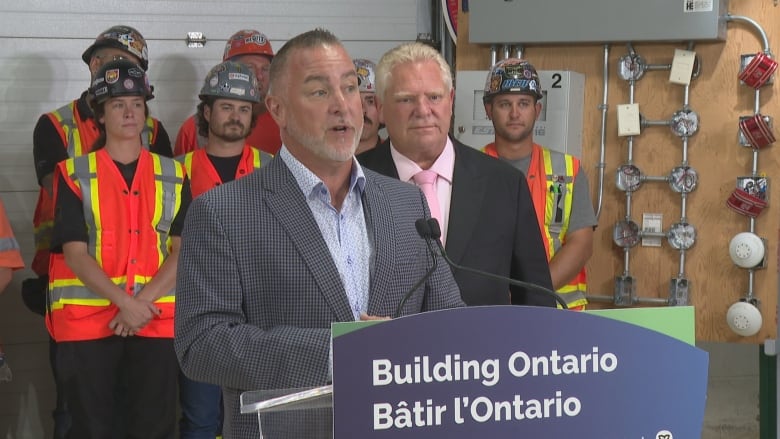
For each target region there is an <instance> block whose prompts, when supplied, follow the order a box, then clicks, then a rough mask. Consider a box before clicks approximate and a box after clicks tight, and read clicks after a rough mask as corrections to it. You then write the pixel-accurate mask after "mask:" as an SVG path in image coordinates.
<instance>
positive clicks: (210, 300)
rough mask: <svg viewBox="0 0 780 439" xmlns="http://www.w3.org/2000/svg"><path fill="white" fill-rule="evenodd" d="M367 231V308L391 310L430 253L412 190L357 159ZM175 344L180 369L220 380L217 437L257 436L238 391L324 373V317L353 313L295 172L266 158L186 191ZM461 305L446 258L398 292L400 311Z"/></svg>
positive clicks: (297, 383)
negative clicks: (190, 195)
mask: <svg viewBox="0 0 780 439" xmlns="http://www.w3.org/2000/svg"><path fill="white" fill-rule="evenodd" d="M365 175H366V187H365V193H364V196H363V208H364V212H365V215H366V224H367V227H368V235H369V239H370V240H371V247H372V257H371V261H370V276H371V287H370V291H369V302H368V314H370V315H379V316H392V315H393V314H394V313H395V310H396V307H397V306H398V304H399V302H400V301H401V299H402V297H403V295H404V294H405V293H406V291H408V290H409V289H410V288H411V286H412V285H413V284H414V283H415V282H417V281H418V280H419V279H420V278H422V277H423V276H424V274H425V272H426V271H427V270H428V268H429V267H430V266H431V264H432V259H431V256H430V254H429V250H428V247H427V246H426V244H425V241H424V240H423V239H421V238H420V237H419V236H418V234H417V232H416V229H415V224H414V223H415V220H417V219H418V218H422V217H427V216H429V214H428V207H427V205H426V204H425V201H424V197H423V195H422V193H421V192H420V190H419V189H418V188H416V187H415V186H413V185H410V184H406V183H402V182H399V181H398V180H394V179H391V178H387V177H384V176H381V175H379V174H376V173H374V172H372V171H369V170H365ZM176 292H177V293H176V318H175V328H176V337H175V348H176V354H177V356H178V358H179V362H180V364H181V366H182V369H183V371H184V373H185V374H186V375H187V376H189V377H190V378H192V379H195V380H198V381H205V382H210V383H214V384H218V385H220V386H222V389H223V397H224V399H225V409H226V411H225V427H224V433H225V437H226V438H228V437H235V438H249V437H257V436H258V430H257V418H256V417H255V416H253V415H241V414H240V413H239V411H240V404H239V395H240V394H241V393H242V392H243V391H246V390H259V389H292V388H301V387H309V386H319V385H324V384H326V381H327V371H328V354H329V345H330V324H331V322H334V321H350V320H352V319H353V317H352V312H351V310H350V306H349V302H348V299H347V295H346V292H345V290H344V287H343V285H342V282H341V278H340V277H339V274H338V271H337V269H336V266H335V264H334V263H333V260H332V258H331V255H330V252H329V251H328V248H327V245H326V244H325V241H324V240H323V239H322V236H321V235H320V231H319V228H318V226H317V223H316V221H315V220H314V217H313V216H312V214H311V211H310V209H309V207H308V205H307V204H306V200H305V199H304V195H303V193H302V192H301V190H300V188H299V186H298V184H297V182H296V180H295V178H294V177H293V175H292V173H291V172H290V171H289V169H288V168H287V166H286V165H285V164H284V161H283V160H282V159H281V158H279V157H277V158H275V159H273V160H272V161H271V162H270V163H269V164H268V165H267V166H265V167H264V168H262V169H260V170H258V171H256V172H254V173H252V174H251V175H249V176H247V177H245V178H242V179H239V180H236V181H234V182H231V183H228V184H225V185H223V186H221V187H218V188H215V189H213V190H211V191H209V192H207V193H205V194H203V195H202V196H200V197H198V198H197V199H196V200H194V201H193V203H192V205H191V206H190V209H189V211H188V213H187V220H186V223H185V227H184V231H183V233H182V250H181V254H180V258H179V265H178V271H177V282H176ZM458 306H463V302H462V301H461V299H460V292H459V290H458V287H457V285H456V284H455V281H454V279H453V277H452V273H451V272H450V270H449V268H448V266H447V264H445V263H439V264H438V268H437V270H436V271H435V272H434V274H433V275H432V276H431V278H430V279H429V280H428V281H427V283H426V285H425V288H424V289H420V291H418V292H416V293H415V294H414V295H413V296H412V297H411V298H410V299H409V301H408V302H407V303H406V305H405V307H404V310H403V313H404V314H411V313H416V312H421V311H427V310H436V309H444V308H452V307H458Z"/></svg>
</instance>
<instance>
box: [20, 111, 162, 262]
mask: <svg viewBox="0 0 780 439" xmlns="http://www.w3.org/2000/svg"><path fill="white" fill-rule="evenodd" d="M77 103H78V101H77V100H76V101H72V102H71V103H69V104H67V105H64V106H62V107H60V108H58V109H57V110H54V111H52V112H51V113H47V116H48V117H49V119H51V121H52V124H53V125H54V127H55V128H56V129H57V132H59V134H60V138H61V139H62V144H63V145H65V148H66V149H67V151H68V157H71V158H73V157H79V156H81V155H84V154H86V153H88V152H89V150H90V149H91V148H92V145H93V144H94V143H95V140H97V138H98V135H99V131H98V128H97V126H96V125H95V120H94V119H92V118H87V119H85V120H82V117H81V115H80V114H79V112H78V104H77ZM156 137H157V121H156V120H155V119H152V118H151V117H149V118H147V119H146V125H145V126H144V130H143V131H142V132H141V142H142V144H143V146H144V148H145V149H149V145H151V144H153V143H154V141H155V138H156ZM53 225H54V198H53V197H52V196H51V195H50V194H49V193H48V192H47V191H46V190H45V189H44V188H40V189H39V190H38V202H37V204H36V205H35V213H34V214H33V229H34V232H35V256H34V257H33V261H32V266H31V268H32V270H33V271H34V272H35V274H37V275H38V276H44V275H46V273H48V271H49V247H50V246H51V231H52V227H53Z"/></svg>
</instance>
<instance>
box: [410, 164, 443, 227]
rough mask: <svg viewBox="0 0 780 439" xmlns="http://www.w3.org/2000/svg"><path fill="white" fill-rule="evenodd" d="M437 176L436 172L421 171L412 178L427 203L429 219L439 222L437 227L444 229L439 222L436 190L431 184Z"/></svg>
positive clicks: (439, 211)
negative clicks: (429, 210)
mask: <svg viewBox="0 0 780 439" xmlns="http://www.w3.org/2000/svg"><path fill="white" fill-rule="evenodd" d="M438 177H439V174H437V173H436V171H431V170H423V171H420V172H418V173H416V174H414V177H412V180H414V182H415V184H417V186H419V187H420V189H421V190H422V193H423V195H425V199H426V200H427V201H428V208H430V209H431V217H433V218H436V220H438V221H439V226H440V227H442V228H443V227H444V223H443V222H442V221H441V209H440V208H439V196H438V195H436V189H435V188H434V187H433V183H435V182H436V179H437V178H438Z"/></svg>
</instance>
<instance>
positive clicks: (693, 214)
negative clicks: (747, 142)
mask: <svg viewBox="0 0 780 439" xmlns="http://www.w3.org/2000/svg"><path fill="white" fill-rule="evenodd" d="M471 7H472V8H474V7H479V6H478V3H477V2H472V4H471ZM729 12H730V13H731V14H732V15H736V16H745V17H749V18H751V19H753V20H755V21H756V22H757V23H758V24H759V25H760V26H761V27H762V28H763V29H764V30H765V31H766V32H767V34H768V37H769V43H770V47H771V48H772V51H773V53H778V52H779V51H780V48H779V47H777V45H778V44H780V41H778V38H777V31H776V30H777V29H780V8H778V7H777V6H776V5H775V4H774V3H773V2H772V1H769V0H743V1H732V2H731V5H730V7H729ZM615 19H621V17H615ZM631 19H641V17H633V18H631ZM550 26H555V23H550ZM659 26H663V23H659ZM517 43H521V42H517ZM686 45H687V42H680V43H668V44H656V43H653V44H646V43H634V45H633V46H634V48H635V50H636V51H637V53H639V54H640V55H641V56H643V57H644V58H645V59H646V60H647V62H648V63H651V64H670V63H671V60H672V56H673V53H674V49H676V48H678V49H685V48H686ZM523 47H524V57H525V58H527V59H529V60H530V61H531V62H532V63H533V64H534V65H535V66H536V67H537V69H540V70H573V71H577V72H581V73H583V74H584V75H585V78H586V80H585V108H584V118H583V125H584V132H583V148H582V151H583V164H584V168H585V170H586V171H587V173H588V176H589V179H590V181H591V191H592V192H593V199H594V204H595V200H596V190H597V188H598V183H597V182H598V178H597V177H598V172H597V163H598V162H599V149H600V129H601V110H600V109H599V105H600V104H601V100H602V96H603V87H602V84H603V60H604V45H601V44H596V45H574V44H573V45H566V46H523ZM694 50H695V51H696V52H697V54H698V55H699V56H700V59H701V61H702V72H701V76H700V77H698V78H697V79H695V80H694V81H693V82H692V84H691V87H690V108H691V109H692V110H694V111H696V112H697V113H698V114H699V116H700V129H699V132H698V133H697V134H696V135H694V136H692V137H691V138H690V142H689V149H688V161H689V164H690V165H691V166H693V167H694V168H695V169H696V170H697V171H698V173H699V185H698V187H697V189H696V190H695V191H694V192H693V193H692V194H691V195H690V196H689V198H688V202H687V209H688V210H687V214H688V215H687V216H688V222H690V223H691V224H693V225H694V226H695V227H696V231H697V240H696V244H695V246H694V247H693V248H692V249H691V250H689V251H688V252H687V253H686V261H685V274H686V277H687V278H689V279H690V280H691V287H692V290H691V291H692V292H691V303H692V305H693V306H694V307H695V309H696V319H697V321H696V335H697V339H699V340H707V341H728V342H746V343H761V342H763V340H764V339H766V338H776V333H777V318H776V315H777V311H776V310H777V296H778V274H777V273H778V257H777V254H778V251H777V249H778V219H779V218H780V187H775V185H776V184H780V178H778V172H777V169H778V161H779V160H778V157H779V154H780V150H778V148H780V143H778V144H775V145H771V146H769V147H767V148H766V149H763V150H761V151H760V153H759V154H758V172H759V173H765V174H766V175H767V176H769V177H770V178H771V179H772V180H771V181H770V188H769V191H770V192H769V193H770V205H769V207H768V208H767V209H766V210H765V211H764V212H763V213H762V214H761V216H759V218H758V219H757V221H756V228H755V230H756V233H757V234H758V235H759V236H761V237H764V238H766V239H767V240H768V249H767V258H768V268H767V269H764V270H759V271H757V272H756V276H755V281H754V286H753V291H754V293H755V296H756V297H757V298H758V299H760V301H761V305H760V309H761V314H762V316H763V326H762V329H761V331H760V332H759V334H757V335H756V336H754V337H750V338H743V337H740V336H737V335H736V334H734V333H733V332H731V330H730V329H729V328H728V326H727V325H726V321H725V318H726V312H727V310H728V308H729V306H730V305H731V304H732V303H734V302H735V301H737V300H738V299H739V298H740V297H743V296H745V294H746V293H747V291H748V287H749V286H748V275H747V272H746V271H745V270H744V269H741V268H738V267H736V266H735V265H734V264H733V263H732V262H731V259H730V257H729V254H728V245H729V241H730V240H731V238H732V237H733V236H734V235H735V234H737V233H739V232H742V231H748V230H749V221H748V219H747V217H744V216H741V215H739V214H737V213H735V212H734V211H732V210H731V209H729V208H728V207H726V204H725V201H726V199H727V198H728V196H729V194H730V193H731V192H732V191H733V189H734V187H735V180H736V177H737V176H742V175H750V172H751V166H752V159H753V154H752V152H751V150H750V149H747V148H744V147H741V146H739V145H738V142H737V138H738V122H739V117H740V116H746V115H752V114H753V110H754V102H755V93H754V91H753V89H751V88H748V87H746V86H744V85H740V83H739V81H738V79H737V75H738V73H739V70H740V55H741V54H755V53H757V52H759V51H761V50H762V41H761V39H760V36H759V33H758V32H757V31H756V30H755V29H754V28H753V27H751V26H749V25H747V24H744V23H742V22H735V21H732V22H730V23H729V24H728V34H727V39H726V41H725V42H717V43H712V42H710V43H697V44H696V45H695V46H694ZM627 53H628V50H627V46H626V43H625V42H617V43H611V44H610V45H609V70H608V73H609V88H608V90H609V99H608V102H609V104H608V119H607V120H608V122H607V149H606V160H605V163H606V169H605V185H604V198H603V207H602V211H601V215H600V218H599V227H598V230H597V231H596V239H595V249H594V255H593V257H592V259H591V260H590V263H589V264H588V273H589V280H590V282H589V284H590V290H591V293H593V294H598V295H609V296H611V295H612V293H613V282H614V278H615V276H616V275H619V274H621V273H622V272H623V268H624V258H623V251H622V249H620V248H618V247H616V246H615V244H613V241H612V227H613V225H614V224H615V223H616V221H618V220H620V219H622V218H624V217H625V215H626V201H625V194H624V193H623V192H621V191H619V190H617V189H616V188H615V184H614V181H615V172H616V169H617V167H618V166H620V165H621V164H623V163H625V162H626V160H627V142H626V140H625V138H620V137H618V136H617V116H616V110H615V108H616V106H617V105H619V104H625V103H628V102H629V86H628V83H627V82H625V81H623V80H622V79H620V78H618V76H617V74H616V71H617V60H618V59H619V58H620V57H622V56H624V55H625V54H627ZM456 64H457V67H456V68H457V70H479V69H486V68H487V67H488V66H489V65H490V50H489V47H487V46H480V45H472V44H469V42H468V13H463V12H462V11H461V12H460V14H459V16H458V45H457V60H456ZM668 78H669V72H668V70H665V71H649V72H647V73H646V74H645V75H644V77H643V78H642V79H640V80H639V81H637V83H636V89H635V95H634V96H635V102H637V103H639V104H640V111H641V113H642V114H643V115H644V116H645V117H646V118H647V119H649V120H668V119H670V117H671V115H672V114H673V113H674V112H675V111H677V110H680V109H681V108H682V104H683V87H682V86H679V85H676V84H671V83H669V82H668ZM778 83H780V81H776V83H775V84H774V85H773V86H766V87H764V88H762V89H761V93H760V102H761V113H763V114H766V115H770V116H772V117H773V118H774V120H775V125H776V126H779V127H780V98H778V97H775V92H774V89H775V88H777V87H778ZM543 86H544V84H543ZM456 105H457V103H456ZM779 135H780V134H779ZM633 152H634V163H635V164H636V165H637V166H638V167H639V168H640V169H641V170H642V172H643V173H644V174H647V175H651V176H664V175H668V174H669V172H670V171H671V169H672V168H673V167H674V166H678V165H679V164H680V162H681V160H682V142H681V141H680V138H678V137H676V136H675V135H673V134H672V133H671V131H670V129H669V128H667V127H647V128H645V129H644V130H643V133H642V134H641V135H640V136H637V137H636V138H635V141H634V148H633ZM646 212H647V213H662V214H663V218H664V219H663V227H664V230H668V228H669V227H670V225H671V224H672V223H674V222H677V221H679V220H680V213H681V208H680V196H679V194H675V193H673V192H672V191H671V190H670V189H669V186H668V185H667V184H666V183H663V182H645V183H643V185H642V187H641V188H640V189H639V190H638V191H637V192H635V193H634V196H633V201H632V209H631V218H632V219H633V220H634V221H636V222H639V223H640V224H641V218H642V213H646ZM629 264H630V265H629V267H630V273H631V275H632V276H634V277H635V278H636V280H637V282H638V288H637V292H638V295H639V296H640V297H645V298H662V299H666V298H667V297H668V284H669V281H670V279H671V278H673V277H677V276H678V273H679V270H680V254H679V252H678V251H676V250H673V249H672V248H671V247H670V246H669V244H668V243H667V242H666V240H663V245H662V247H660V248H652V247H639V246H637V247H635V248H634V249H632V251H631V253H630V259H629Z"/></svg>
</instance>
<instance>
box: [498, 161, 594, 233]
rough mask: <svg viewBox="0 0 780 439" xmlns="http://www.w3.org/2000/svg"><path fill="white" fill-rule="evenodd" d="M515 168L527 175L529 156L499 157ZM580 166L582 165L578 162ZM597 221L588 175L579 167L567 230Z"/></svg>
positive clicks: (573, 229) (588, 225)
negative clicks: (514, 158) (515, 157)
mask: <svg viewBox="0 0 780 439" xmlns="http://www.w3.org/2000/svg"><path fill="white" fill-rule="evenodd" d="M551 153H552V154H553V155H555V154H561V153H560V152H557V151H551ZM501 160H504V161H505V162H507V163H509V164H510V165H512V166H514V167H515V168H517V169H519V170H521V171H523V174H525V175H528V168H529V167H530V166H531V156H530V155H529V156H527V157H523V158H521V159H518V160H507V159H503V158H502V159H501ZM580 166H582V165H581V164H580ZM597 225H598V221H597V220H596V214H595V213H594V212H593V204H592V203H591V201H590V185H589V184H588V175H587V174H586V173H585V172H583V171H582V169H580V172H578V173H577V176H576V177H575V178H574V189H573V193H572V199H571V218H570V219H569V229H568V232H573V231H575V230H579V229H582V228H585V227H594V228H595V227H596V226H597Z"/></svg>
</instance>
